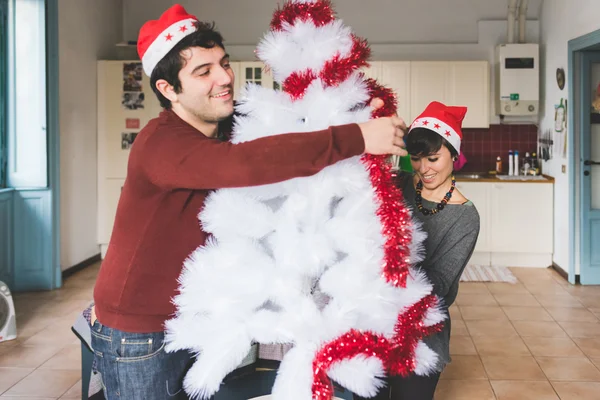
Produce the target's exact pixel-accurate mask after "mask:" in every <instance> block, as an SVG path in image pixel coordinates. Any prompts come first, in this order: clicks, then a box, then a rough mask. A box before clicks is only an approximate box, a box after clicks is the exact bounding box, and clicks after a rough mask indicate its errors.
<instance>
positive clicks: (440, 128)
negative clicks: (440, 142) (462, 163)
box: [409, 117, 461, 154]
mask: <svg viewBox="0 0 600 400" xmlns="http://www.w3.org/2000/svg"><path fill="white" fill-rule="evenodd" d="M415 128H427V129H429V130H430V131H434V132H436V133H437V134H438V135H440V136H441V137H443V138H444V139H446V140H447V141H448V143H450V145H451V146H452V147H454V149H455V150H456V151H457V152H458V154H460V142H461V137H460V136H459V135H458V133H457V132H456V131H455V130H454V128H452V127H450V125H448V124H447V123H445V122H444V121H442V120H439V119H437V118H433V117H423V118H418V119H416V120H415V121H414V122H413V123H412V125H411V126H410V130H409V132H410V131H412V130H413V129H415Z"/></svg>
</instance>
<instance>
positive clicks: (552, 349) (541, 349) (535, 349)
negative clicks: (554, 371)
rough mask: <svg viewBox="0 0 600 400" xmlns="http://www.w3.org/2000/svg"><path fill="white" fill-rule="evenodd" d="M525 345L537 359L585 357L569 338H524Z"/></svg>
mask: <svg viewBox="0 0 600 400" xmlns="http://www.w3.org/2000/svg"><path fill="white" fill-rule="evenodd" d="M523 340H524V341H525V344H526V345H527V347H529V350H530V351H531V353H532V354H533V355H534V356H537V357H584V354H583V352H582V351H581V350H580V349H579V347H577V345H576V344H575V343H574V342H573V340H571V339H570V338H568V337H562V338H561V337H556V338H552V337H550V338H548V337H536V336H529V337H523Z"/></svg>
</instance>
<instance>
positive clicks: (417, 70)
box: [410, 61, 450, 122]
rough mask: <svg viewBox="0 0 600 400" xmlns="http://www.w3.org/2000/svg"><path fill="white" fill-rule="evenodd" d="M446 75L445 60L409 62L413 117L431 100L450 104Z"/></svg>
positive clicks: (446, 63) (446, 66)
mask: <svg viewBox="0 0 600 400" xmlns="http://www.w3.org/2000/svg"><path fill="white" fill-rule="evenodd" d="M448 75H449V73H448V62H446V61H418V62H411V63H410V114H411V117H412V118H413V119H414V118H416V117H417V116H418V115H419V114H421V112H423V110H424V109H425V107H427V105H428V104H429V103H431V102H432V101H439V102H441V103H444V104H447V105H450V104H449V100H450V99H449V96H448V90H449V82H448ZM411 122H412V121H411Z"/></svg>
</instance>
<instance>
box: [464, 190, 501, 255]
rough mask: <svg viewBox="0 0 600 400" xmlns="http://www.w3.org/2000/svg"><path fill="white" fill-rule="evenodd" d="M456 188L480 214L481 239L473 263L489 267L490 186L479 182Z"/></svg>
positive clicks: (490, 244) (490, 243)
mask: <svg viewBox="0 0 600 400" xmlns="http://www.w3.org/2000/svg"><path fill="white" fill-rule="evenodd" d="M456 188H457V189H458V190H459V191H460V192H461V193H462V194H463V195H464V196H465V197H466V198H467V199H469V200H471V201H472V202H473V204H475V207H476V208H477V212H478V213H479V218H480V228H479V237H478V238H477V244H476V245H475V250H474V253H475V254H474V256H473V257H474V258H472V260H471V261H472V262H473V263H476V264H485V265H489V264H490V260H491V258H490V253H491V251H492V237H491V236H492V230H491V229H490V225H491V219H490V218H489V217H487V216H488V215H490V214H491V190H490V186H489V185H487V184H482V183H478V182H457V183H456Z"/></svg>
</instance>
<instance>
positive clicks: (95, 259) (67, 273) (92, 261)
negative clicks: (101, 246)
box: [62, 253, 102, 279]
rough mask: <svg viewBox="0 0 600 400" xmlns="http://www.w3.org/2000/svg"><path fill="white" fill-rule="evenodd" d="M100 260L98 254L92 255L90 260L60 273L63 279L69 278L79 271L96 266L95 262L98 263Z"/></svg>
mask: <svg viewBox="0 0 600 400" xmlns="http://www.w3.org/2000/svg"><path fill="white" fill-rule="evenodd" d="M101 260H102V259H101V258H100V253H98V254H96V255H93V256H91V257H90V258H88V259H87V260H83V261H82V262H80V263H79V264H76V265H73V266H72V267H71V268H68V269H65V270H64V271H63V272H62V277H63V279H65V278H68V277H69V276H71V275H73V274H74V273H76V272H79V271H81V270H83V269H85V268H86V267H89V266H90V265H93V264H96V263H97V262H99V261H101Z"/></svg>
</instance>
